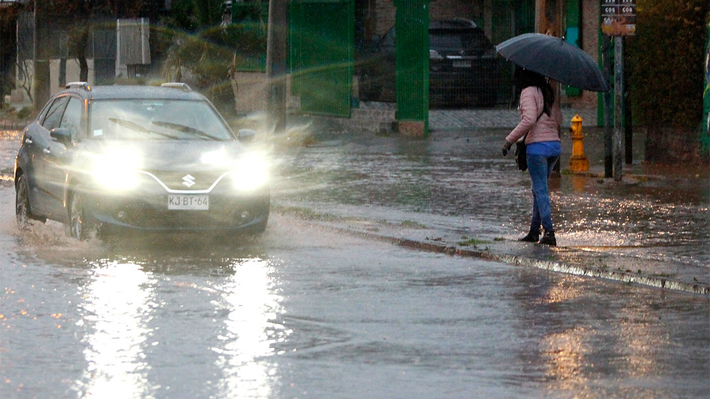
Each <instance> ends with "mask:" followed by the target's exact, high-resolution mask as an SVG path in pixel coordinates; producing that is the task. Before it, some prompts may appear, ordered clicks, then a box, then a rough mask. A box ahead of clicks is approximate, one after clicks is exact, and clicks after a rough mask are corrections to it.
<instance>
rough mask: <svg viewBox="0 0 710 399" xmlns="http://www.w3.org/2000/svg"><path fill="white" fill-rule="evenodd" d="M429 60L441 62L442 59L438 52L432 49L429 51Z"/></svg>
mask: <svg viewBox="0 0 710 399" xmlns="http://www.w3.org/2000/svg"><path fill="white" fill-rule="evenodd" d="M429 59H430V60H443V59H444V57H442V56H441V54H439V52H438V51H436V50H434V49H429Z"/></svg>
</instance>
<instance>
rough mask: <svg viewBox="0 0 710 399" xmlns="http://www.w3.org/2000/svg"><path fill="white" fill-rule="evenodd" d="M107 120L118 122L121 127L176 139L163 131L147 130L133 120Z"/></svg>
mask: <svg viewBox="0 0 710 399" xmlns="http://www.w3.org/2000/svg"><path fill="white" fill-rule="evenodd" d="M108 120H109V121H111V122H113V123H116V124H119V125H121V126H123V127H127V128H129V129H131V130H134V131H136V132H140V133H145V134H157V135H159V136H163V137H167V138H169V139H173V140H177V139H178V137H176V136H173V135H171V134H165V133H160V132H154V131H151V130H148V129H146V128H144V127H143V126H141V125H139V124H137V123H135V122H132V121H129V120H126V119H118V118H108Z"/></svg>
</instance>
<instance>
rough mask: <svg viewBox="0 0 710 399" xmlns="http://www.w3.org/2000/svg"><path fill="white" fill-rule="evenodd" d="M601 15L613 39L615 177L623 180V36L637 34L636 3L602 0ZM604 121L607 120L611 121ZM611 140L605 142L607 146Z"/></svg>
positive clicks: (632, 1)
mask: <svg viewBox="0 0 710 399" xmlns="http://www.w3.org/2000/svg"><path fill="white" fill-rule="evenodd" d="M601 15H602V33H603V34H605V35H607V36H614V139H613V144H612V147H613V175H614V180H616V181H621V164H622V156H621V149H622V142H621V132H622V129H623V125H622V118H623V115H624V36H628V35H634V34H635V33H636V0H601ZM607 109H608V107H607ZM605 119H606V120H608V118H605ZM610 131H611V129H610V127H609V126H606V129H605V132H610ZM611 141H612V140H605V143H608V142H611ZM606 177H609V176H606Z"/></svg>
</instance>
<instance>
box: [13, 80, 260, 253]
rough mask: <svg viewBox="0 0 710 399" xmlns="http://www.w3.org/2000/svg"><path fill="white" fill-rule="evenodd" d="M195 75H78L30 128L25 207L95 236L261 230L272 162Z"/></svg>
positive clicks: (21, 193)
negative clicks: (170, 78)
mask: <svg viewBox="0 0 710 399" xmlns="http://www.w3.org/2000/svg"><path fill="white" fill-rule="evenodd" d="M255 134H256V133H255V132H254V131H253V130H249V129H243V130H240V131H239V132H238V133H236V134H235V133H234V131H233V130H232V129H231V128H230V127H229V125H228V124H227V123H226V121H225V120H224V119H223V117H222V116H221V115H220V114H219V112H218V111H217V110H216V109H215V107H214V106H213V105H212V103H211V102H210V101H209V100H208V99H207V98H205V97H204V96H203V95H201V94H199V93H197V92H195V91H193V90H191V89H190V87H189V86H188V85H186V84H182V83H168V84H164V85H162V86H160V87H158V86H90V85H89V84H87V83H85V82H75V83H70V84H68V85H67V86H66V89H65V90H62V91H60V92H59V93H57V94H56V95H54V96H52V98H51V99H50V100H49V101H48V102H47V104H46V105H45V106H44V108H43V109H42V110H41V111H40V113H39V114H38V116H37V118H36V119H35V120H34V121H33V122H32V123H30V124H29V125H28V126H27V127H26V128H25V129H24V132H23V136H22V141H21V145H20V149H19V151H18V153H17V156H16V159H15V172H14V183H15V213H16V218H17V222H18V224H19V225H20V226H21V227H22V228H25V227H27V226H28V225H29V224H30V223H31V221H32V220H39V221H46V220H47V219H50V220H55V221H58V222H61V223H64V224H66V225H67V226H68V227H69V228H68V230H69V234H70V235H71V236H72V237H74V238H76V239H80V240H85V239H87V238H89V237H91V236H93V235H96V233H99V234H101V235H104V234H113V233H121V232H147V233H173V232H181V233H196V234H214V235H226V236H227V237H230V236H231V235H232V234H233V233H245V234H259V233H262V232H263V231H264V230H265V229H266V225H267V221H268V217H269V209H270V185H269V180H268V163H267V157H266V155H265V154H262V153H261V152H260V151H258V149H257V148H256V147H252V146H251V145H250V144H249V142H250V141H252V140H253V138H254V136H255Z"/></svg>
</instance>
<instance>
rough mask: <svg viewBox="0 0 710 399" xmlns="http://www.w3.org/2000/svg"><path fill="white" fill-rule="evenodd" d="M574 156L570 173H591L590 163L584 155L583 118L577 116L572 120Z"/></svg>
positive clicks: (570, 165)
mask: <svg viewBox="0 0 710 399" xmlns="http://www.w3.org/2000/svg"><path fill="white" fill-rule="evenodd" d="M571 130H572V156H571V157H570V159H569V170H570V172H573V173H575V172H587V171H589V161H588V160H587V156H586V155H584V144H583V143H582V139H584V134H582V117H580V116H579V115H575V116H574V117H573V118H572V129H571Z"/></svg>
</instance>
